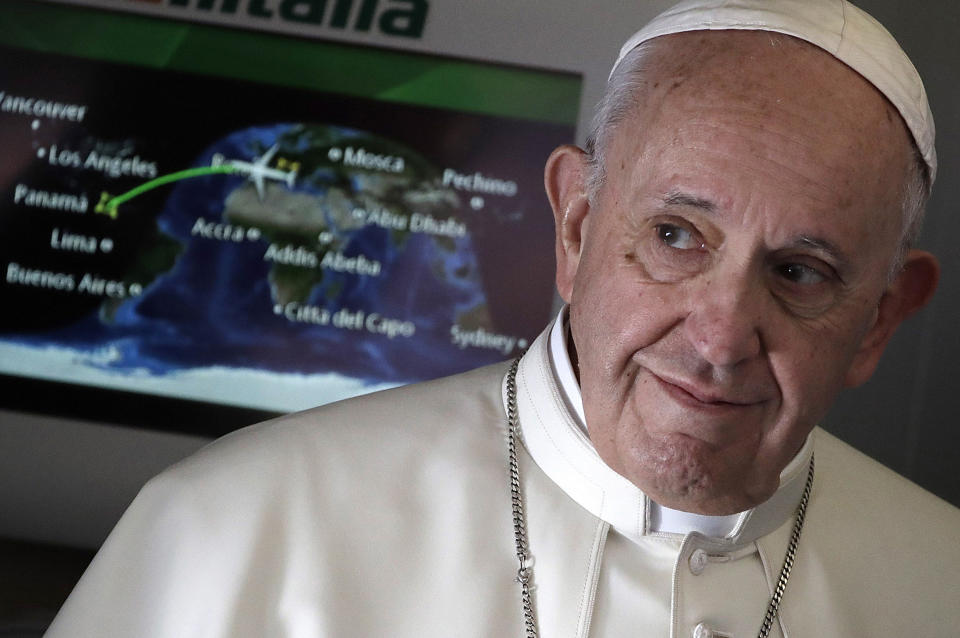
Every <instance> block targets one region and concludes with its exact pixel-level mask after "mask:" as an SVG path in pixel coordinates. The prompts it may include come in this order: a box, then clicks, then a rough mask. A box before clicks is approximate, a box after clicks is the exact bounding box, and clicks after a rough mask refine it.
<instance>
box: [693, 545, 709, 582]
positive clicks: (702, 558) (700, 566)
mask: <svg viewBox="0 0 960 638" xmlns="http://www.w3.org/2000/svg"><path fill="white" fill-rule="evenodd" d="M706 568H707V553H706V552H705V551H703V550H702V549H697V550H694V551H693V553H692V554H690V571H691V572H692V573H693V575H694V576H699V575H700V574H702V573H703V570H704V569H706Z"/></svg>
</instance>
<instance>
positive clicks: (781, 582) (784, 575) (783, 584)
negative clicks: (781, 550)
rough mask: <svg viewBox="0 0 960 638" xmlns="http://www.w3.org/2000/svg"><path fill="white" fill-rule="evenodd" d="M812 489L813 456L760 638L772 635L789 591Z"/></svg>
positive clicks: (761, 627) (811, 456) (761, 626)
mask: <svg viewBox="0 0 960 638" xmlns="http://www.w3.org/2000/svg"><path fill="white" fill-rule="evenodd" d="M812 489H813V455H812V454H811V455H810V469H809V470H807V484H806V485H805V486H804V487H803V496H801V497H800V505H798V506H797V520H796V521H794V523H793V533H792V534H791V535H790V544H789V545H787V555H786V556H785V557H784V559H783V569H781V570H780V578H779V579H777V587H776V589H774V590H773V596H771V597H770V604H769V605H768V606H767V613H766V614H765V615H764V617H763V624H762V625H760V633H759V634H758V638H767V636H769V635H770V629H771V627H773V620H774V618H776V617H777V611H778V610H779V609H780V600H781V599H782V598H783V592H784V591H785V590H786V589H787V580H789V579H790V571H791V570H792V569H793V562H794V561H795V560H796V559H797V545H798V544H799V543H800V532H801V531H802V530H803V519H804V518H806V516H807V503H808V502H809V501H810V490H812Z"/></svg>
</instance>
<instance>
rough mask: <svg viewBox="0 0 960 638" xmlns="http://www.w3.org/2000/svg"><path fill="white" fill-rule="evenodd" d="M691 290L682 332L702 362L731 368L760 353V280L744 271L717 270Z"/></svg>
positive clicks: (762, 309) (761, 291)
mask: <svg viewBox="0 0 960 638" xmlns="http://www.w3.org/2000/svg"><path fill="white" fill-rule="evenodd" d="M691 292H692V298H691V299H690V306H689V307H690V312H689V314H688V315H687V317H686V319H685V320H684V331H685V334H686V337H687V339H688V340H689V341H690V343H691V344H693V346H694V348H695V349H696V351H697V352H698V353H699V354H700V356H701V357H703V359H704V360H705V361H707V362H708V363H710V364H711V365H713V366H716V367H721V368H730V367H733V366H736V365H737V364H739V363H741V362H743V361H746V360H749V359H751V358H753V357H756V356H758V355H759V354H760V352H761V351H762V349H763V345H762V337H761V331H760V326H761V322H762V319H763V316H764V312H765V310H764V307H763V288H762V285H761V284H760V282H758V281H756V280H754V279H752V278H751V277H749V276H748V275H747V274H746V273H743V272H735V273H726V274H723V273H717V276H713V277H710V278H705V279H704V280H703V282H702V284H701V285H699V286H695V287H694V289H693V290H692V291H691ZM768 311H769V310H768Z"/></svg>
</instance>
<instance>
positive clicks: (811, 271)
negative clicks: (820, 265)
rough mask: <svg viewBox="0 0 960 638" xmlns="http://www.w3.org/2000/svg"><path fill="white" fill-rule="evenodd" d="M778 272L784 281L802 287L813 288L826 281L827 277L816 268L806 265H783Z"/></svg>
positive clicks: (778, 268)
mask: <svg viewBox="0 0 960 638" xmlns="http://www.w3.org/2000/svg"><path fill="white" fill-rule="evenodd" d="M777 271H778V272H779V273H780V276H781V277H783V278H784V279H786V280H788V281H790V282H792V283H795V284H800V285H802V286H812V285H815V284H819V283H821V282H823V281H825V280H826V277H825V276H824V275H823V274H822V273H821V272H820V271H819V270H817V269H816V268H811V267H810V266H805V265H804V264H783V265H782V266H778V267H777Z"/></svg>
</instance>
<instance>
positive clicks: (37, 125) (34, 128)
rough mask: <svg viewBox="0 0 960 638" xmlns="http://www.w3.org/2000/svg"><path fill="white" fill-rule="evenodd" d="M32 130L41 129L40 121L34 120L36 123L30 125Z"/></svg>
mask: <svg viewBox="0 0 960 638" xmlns="http://www.w3.org/2000/svg"><path fill="white" fill-rule="evenodd" d="M30 128H32V129H33V130H34V131H36V130H37V129H38V128H40V120H34V121H33V122H32V123H31V124H30Z"/></svg>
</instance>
